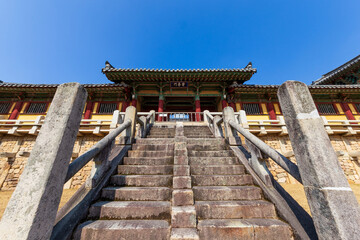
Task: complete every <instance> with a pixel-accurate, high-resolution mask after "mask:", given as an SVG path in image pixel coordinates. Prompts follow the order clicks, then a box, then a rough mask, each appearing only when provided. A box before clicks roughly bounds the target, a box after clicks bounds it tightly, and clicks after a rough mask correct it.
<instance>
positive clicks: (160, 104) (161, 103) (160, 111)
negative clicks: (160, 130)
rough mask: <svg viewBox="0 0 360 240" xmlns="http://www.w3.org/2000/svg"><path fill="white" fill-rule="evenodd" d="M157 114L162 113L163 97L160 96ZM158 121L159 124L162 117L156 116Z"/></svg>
mask: <svg viewBox="0 0 360 240" xmlns="http://www.w3.org/2000/svg"><path fill="white" fill-rule="evenodd" d="M158 112H159V113H162V112H164V96H163V95H160V96H159V108H158ZM158 121H159V122H161V121H162V117H161V116H160V114H159V116H158Z"/></svg>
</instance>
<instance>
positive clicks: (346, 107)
mask: <svg viewBox="0 0 360 240" xmlns="http://www.w3.org/2000/svg"><path fill="white" fill-rule="evenodd" d="M341 106H342V108H343V110H344V113H345V115H346V117H347V119H348V120H355V117H354V115H353V113H352V112H351V109H350V107H349V105H348V104H347V103H341Z"/></svg>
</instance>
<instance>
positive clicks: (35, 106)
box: [26, 102, 47, 114]
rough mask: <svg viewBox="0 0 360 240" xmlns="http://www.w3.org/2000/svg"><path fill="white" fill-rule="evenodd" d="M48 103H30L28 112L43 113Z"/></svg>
mask: <svg viewBox="0 0 360 240" xmlns="http://www.w3.org/2000/svg"><path fill="white" fill-rule="evenodd" d="M46 108H47V103H46V102H44V103H30V105H29V107H28V109H27V110H26V113H32V114H43V113H45V112H46Z"/></svg>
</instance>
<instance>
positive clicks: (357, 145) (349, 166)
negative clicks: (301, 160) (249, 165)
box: [260, 134, 360, 184]
mask: <svg viewBox="0 0 360 240" xmlns="http://www.w3.org/2000/svg"><path fill="white" fill-rule="evenodd" d="M329 137H330V140H331V143H332V145H333V147H334V149H335V151H336V153H337V155H338V159H339V162H340V165H341V167H342V169H343V170H344V173H345V175H346V177H347V179H348V180H349V181H350V182H352V183H357V184H360V164H359V163H360V158H359V159H358V158H357V157H355V155H357V154H358V153H357V152H358V151H360V136H341V135H330V136H329ZM260 138H261V139H262V140H263V141H264V142H265V143H267V144H268V145H269V146H271V147H272V148H274V149H275V150H277V151H278V152H280V153H281V154H283V155H284V156H285V157H287V158H288V159H290V160H291V161H293V162H295V163H296V160H295V157H294V154H293V150H292V146H291V143H290V139H289V137H288V136H279V135H278V134H268V135H265V136H262V137H260ZM359 157H360V156H359ZM267 166H268V167H269V169H270V171H271V173H272V174H273V175H274V177H275V179H276V180H277V181H278V182H282V183H296V180H295V179H294V178H293V177H291V176H290V175H289V174H287V173H286V172H285V170H283V169H282V168H281V167H280V166H278V165H277V164H276V163H275V162H274V161H272V160H271V159H270V160H268V161H267Z"/></svg>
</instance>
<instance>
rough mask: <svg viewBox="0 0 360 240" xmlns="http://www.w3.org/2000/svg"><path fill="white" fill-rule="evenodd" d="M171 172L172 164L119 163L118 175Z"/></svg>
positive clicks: (163, 173) (167, 173)
mask: <svg viewBox="0 0 360 240" xmlns="http://www.w3.org/2000/svg"><path fill="white" fill-rule="evenodd" d="M172 173H173V166H172V165H158V166H155V165H119V166H118V174H119V175H144V174H145V175H169V174H172Z"/></svg>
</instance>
